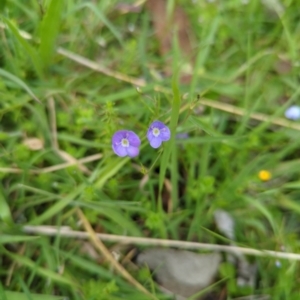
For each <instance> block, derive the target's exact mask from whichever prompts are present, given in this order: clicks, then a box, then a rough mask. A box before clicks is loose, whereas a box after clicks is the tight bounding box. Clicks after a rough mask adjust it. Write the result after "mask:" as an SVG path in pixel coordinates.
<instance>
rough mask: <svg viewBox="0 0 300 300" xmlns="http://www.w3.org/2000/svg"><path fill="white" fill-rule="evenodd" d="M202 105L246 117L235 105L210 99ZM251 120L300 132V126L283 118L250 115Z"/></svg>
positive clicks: (259, 114)
mask: <svg viewBox="0 0 300 300" xmlns="http://www.w3.org/2000/svg"><path fill="white" fill-rule="evenodd" d="M199 103H200V104H202V105H205V106H209V107H213V108H216V109H219V110H222V111H226V112H228V113H231V114H234V115H238V116H244V115H245V114H246V112H245V110H244V109H242V108H239V107H236V106H234V105H230V104H227V103H221V102H217V101H211V100H209V99H201V100H200V101H199ZM249 117H250V119H253V120H257V121H263V122H270V123H271V124H274V125H278V126H282V127H287V128H292V129H295V130H300V124H297V123H293V121H289V120H286V119H283V118H278V117H277V118H274V117H273V116H268V115H265V114H261V113H251V114H250V115H249Z"/></svg>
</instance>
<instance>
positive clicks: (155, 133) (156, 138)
mask: <svg viewBox="0 0 300 300" xmlns="http://www.w3.org/2000/svg"><path fill="white" fill-rule="evenodd" d="M170 136H171V132H170V129H169V128H168V127H167V126H166V125H165V124H164V123H162V122H160V121H154V122H153V123H152V124H151V125H150V127H149V129H148V132H147V138H148V140H149V142H150V145H151V147H153V148H158V147H159V146H160V145H161V143H162V142H165V141H168V140H169V139H170Z"/></svg>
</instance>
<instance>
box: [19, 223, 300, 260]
mask: <svg viewBox="0 0 300 300" xmlns="http://www.w3.org/2000/svg"><path fill="white" fill-rule="evenodd" d="M23 230H24V232H26V233H31V234H41V235H48V236H54V235H57V234H59V235H61V236H63V237H69V238H79V239H87V238H88V237H89V233H87V232H82V231H74V230H71V229H65V228H63V229H62V228H61V229H60V228H54V227H49V226H24V227H23ZM96 236H97V237H98V238H99V239H101V240H103V241H107V242H115V243H122V244H137V245H147V246H156V247H176V248H180V249H194V250H196V249H200V250H210V251H224V252H230V253H236V252H237V251H238V252H241V253H244V254H247V255H253V256H269V257H275V258H283V259H292V260H300V254H298V253H289V252H280V251H273V250H257V249H253V248H246V247H238V246H226V245H216V244H206V243H196V242H186V241H176V240H163V239H153V238H142V237H130V236H121V235H112V234H104V233H97V234H96Z"/></svg>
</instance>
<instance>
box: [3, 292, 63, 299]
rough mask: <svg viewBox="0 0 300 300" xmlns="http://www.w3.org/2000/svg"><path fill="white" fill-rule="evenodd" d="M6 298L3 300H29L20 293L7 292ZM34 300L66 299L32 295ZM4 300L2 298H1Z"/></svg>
mask: <svg viewBox="0 0 300 300" xmlns="http://www.w3.org/2000/svg"><path fill="white" fill-rule="evenodd" d="M5 296H6V298H4V299H3V300H6V299H7V300H28V297H27V295H26V294H23V293H18V292H10V291H5ZM30 296H31V299H32V300H66V299H67V298H66V297H61V296H51V295H44V294H31V295H30ZM1 299H2V298H1Z"/></svg>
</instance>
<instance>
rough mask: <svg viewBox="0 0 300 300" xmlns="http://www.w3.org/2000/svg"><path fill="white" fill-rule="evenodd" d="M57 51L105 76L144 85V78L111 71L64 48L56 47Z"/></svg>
mask: <svg viewBox="0 0 300 300" xmlns="http://www.w3.org/2000/svg"><path fill="white" fill-rule="evenodd" d="M57 53H59V54H61V55H63V56H65V57H67V58H69V59H71V60H73V61H76V62H77V63H79V64H81V65H83V66H86V67H88V68H90V69H92V70H94V71H97V72H100V73H102V74H105V75H107V76H110V77H114V78H116V79H119V80H121V81H125V82H128V83H131V84H133V85H136V86H145V85H146V82H145V80H144V79H138V78H134V77H131V76H128V75H126V74H122V73H119V72H116V71H112V70H110V69H108V68H106V67H104V66H101V65H100V64H98V63H95V62H93V61H91V60H89V59H87V58H85V57H83V56H80V55H78V54H75V53H73V52H70V51H68V50H66V49H63V48H58V49H57Z"/></svg>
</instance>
